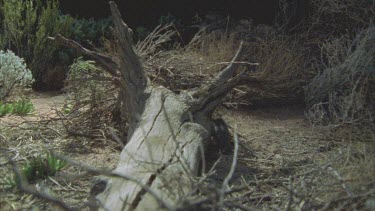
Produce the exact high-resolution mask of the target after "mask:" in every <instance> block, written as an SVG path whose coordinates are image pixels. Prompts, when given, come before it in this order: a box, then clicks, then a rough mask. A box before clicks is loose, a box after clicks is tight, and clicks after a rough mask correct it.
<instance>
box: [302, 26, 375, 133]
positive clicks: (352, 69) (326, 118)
mask: <svg viewBox="0 0 375 211" xmlns="http://www.w3.org/2000/svg"><path fill="white" fill-rule="evenodd" d="M374 35H375V30H374V28H373V27H371V28H368V29H366V30H364V31H362V32H361V33H359V35H358V36H357V37H356V38H355V39H354V40H353V41H350V40H349V39H348V38H346V37H342V38H340V39H334V40H333V41H331V42H326V43H325V44H323V46H322V49H323V55H324V57H323V58H326V59H327V62H326V63H327V67H326V69H324V70H323V71H322V73H321V74H320V75H318V76H316V77H315V78H314V79H313V81H312V82H311V83H310V85H309V86H308V87H307V90H306V102H307V113H306V116H307V117H308V118H309V120H310V121H311V122H312V123H315V124H330V125H332V126H343V125H351V126H356V127H362V129H367V132H369V133H373V131H374V117H375V113H374V111H375V109H374V108H375V100H374V99H375V95H374V90H375V87H374V79H375V78H374V66H375V63H374V61H375V60H374V57H375V50H374V49H375V39H374V38H375V37H374Z"/></svg>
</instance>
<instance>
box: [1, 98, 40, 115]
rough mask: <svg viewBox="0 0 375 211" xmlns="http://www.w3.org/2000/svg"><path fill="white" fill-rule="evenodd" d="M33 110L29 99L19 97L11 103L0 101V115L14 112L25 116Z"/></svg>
mask: <svg viewBox="0 0 375 211" xmlns="http://www.w3.org/2000/svg"><path fill="white" fill-rule="evenodd" d="M33 111H34V105H33V104H32V103H31V102H30V100H29V99H21V100H18V101H15V102H13V103H2V102H0V117H2V116H5V115H7V114H16V115H20V116H25V115H27V114H30V113H32V112H33Z"/></svg>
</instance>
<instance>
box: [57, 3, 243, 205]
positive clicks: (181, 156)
mask: <svg viewBox="0 0 375 211" xmlns="http://www.w3.org/2000/svg"><path fill="white" fill-rule="evenodd" d="M110 8H111V12H112V17H113V20H114V23H115V35H116V38H117V41H118V43H119V52H120V62H119V63H116V62H114V60H112V59H111V58H109V57H106V56H104V55H101V54H98V53H96V52H94V51H90V50H87V49H85V48H83V47H82V46H80V45H79V44H78V43H76V42H74V41H72V40H69V39H65V38H63V37H61V36H56V37H55V40H56V41H57V42H58V43H60V44H62V45H65V46H67V47H73V48H75V49H77V50H79V51H80V52H82V53H83V54H85V55H87V56H90V57H91V58H93V59H94V60H96V61H97V62H98V63H99V64H100V65H101V66H102V67H103V68H104V69H105V70H106V71H108V72H109V73H111V75H113V76H114V82H115V84H116V85H117V86H118V87H119V89H120V95H119V99H120V100H121V101H122V107H123V108H122V109H123V110H126V111H127V115H128V120H129V131H128V138H127V139H128V140H127V144H126V146H125V147H124V149H123V150H122V152H121V155H120V160H119V163H118V165H117V168H116V169H115V170H114V173H115V174H116V175H125V176H123V178H120V177H113V178H107V179H106V180H107V185H106V188H105V190H104V191H103V192H102V193H100V194H98V195H97V196H96V199H97V200H98V208H99V209H101V210H111V211H112V210H158V209H162V210H175V209H177V208H180V207H181V206H182V204H183V202H184V200H185V199H186V197H187V196H189V195H191V194H194V193H192V192H191V191H192V190H191V188H192V186H193V184H194V180H193V178H194V177H195V176H197V173H198V170H199V166H200V163H201V159H202V155H204V152H202V151H203V150H204V146H205V145H206V143H207V140H209V137H210V133H211V132H212V131H211V126H210V119H211V116H210V115H211V114H212V111H213V110H214V109H215V108H216V106H217V105H218V104H219V103H220V102H221V101H222V99H223V98H224V97H225V95H226V94H227V93H228V92H229V91H230V90H231V89H232V88H233V87H234V86H235V85H236V84H238V83H239V82H240V81H241V80H242V79H243V78H244V76H245V75H244V74H236V71H237V68H238V64H236V62H237V61H238V59H239V57H240V55H241V51H242V42H241V45H240V47H239V49H238V51H237V53H236V55H235V56H234V57H233V59H232V62H231V64H230V65H228V67H227V68H225V69H223V71H222V72H221V73H219V74H218V75H217V76H216V77H215V78H214V80H213V81H212V82H211V83H209V84H205V85H204V86H202V87H200V88H199V89H197V90H190V91H189V90H188V91H186V92H183V93H182V94H181V95H177V94H175V93H173V92H172V91H170V90H168V89H166V88H163V87H154V86H152V85H151V83H150V80H149V78H148V77H147V75H146V73H145V71H144V70H143V68H142V65H141V63H140V60H139V59H138V56H137V55H136V54H135V52H134V50H133V46H132V42H131V37H130V34H129V31H130V29H129V28H128V27H127V26H126V24H125V23H124V22H123V21H122V18H121V14H120V12H119V10H118V8H117V6H116V4H115V3H114V2H110ZM124 178H128V179H124ZM129 178H133V179H129ZM145 187H149V188H145ZM195 194H196V193H195Z"/></svg>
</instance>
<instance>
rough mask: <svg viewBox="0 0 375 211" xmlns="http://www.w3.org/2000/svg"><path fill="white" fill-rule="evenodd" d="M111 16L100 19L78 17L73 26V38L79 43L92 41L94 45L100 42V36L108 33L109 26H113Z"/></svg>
mask: <svg viewBox="0 0 375 211" xmlns="http://www.w3.org/2000/svg"><path fill="white" fill-rule="evenodd" d="M112 25H113V24H112V19H111V18H104V19H100V20H94V19H93V18H90V19H85V18H82V19H78V20H75V21H74V23H73V26H72V38H73V39H74V40H75V41H76V42H79V43H82V42H83V43H84V42H91V43H92V44H94V45H97V44H99V43H100V41H101V40H100V38H101V37H105V36H107V35H108V34H107V33H108V31H109V27H110V26H112Z"/></svg>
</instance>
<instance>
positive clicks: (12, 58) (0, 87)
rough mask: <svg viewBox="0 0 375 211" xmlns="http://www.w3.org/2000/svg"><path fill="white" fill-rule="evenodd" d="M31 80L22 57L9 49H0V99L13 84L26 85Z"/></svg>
mask: <svg viewBox="0 0 375 211" xmlns="http://www.w3.org/2000/svg"><path fill="white" fill-rule="evenodd" d="M32 81H33V77H32V75H31V72H30V70H28V69H27V68H26V64H25V62H24V60H23V59H22V58H19V57H18V56H16V55H15V54H14V53H13V52H11V51H9V50H8V51H7V52H4V51H2V50H0V101H2V100H4V99H5V98H6V97H7V96H8V95H9V94H10V93H11V91H12V90H13V89H14V87H15V86H17V85H21V86H27V85H29V84H31V83H32Z"/></svg>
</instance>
